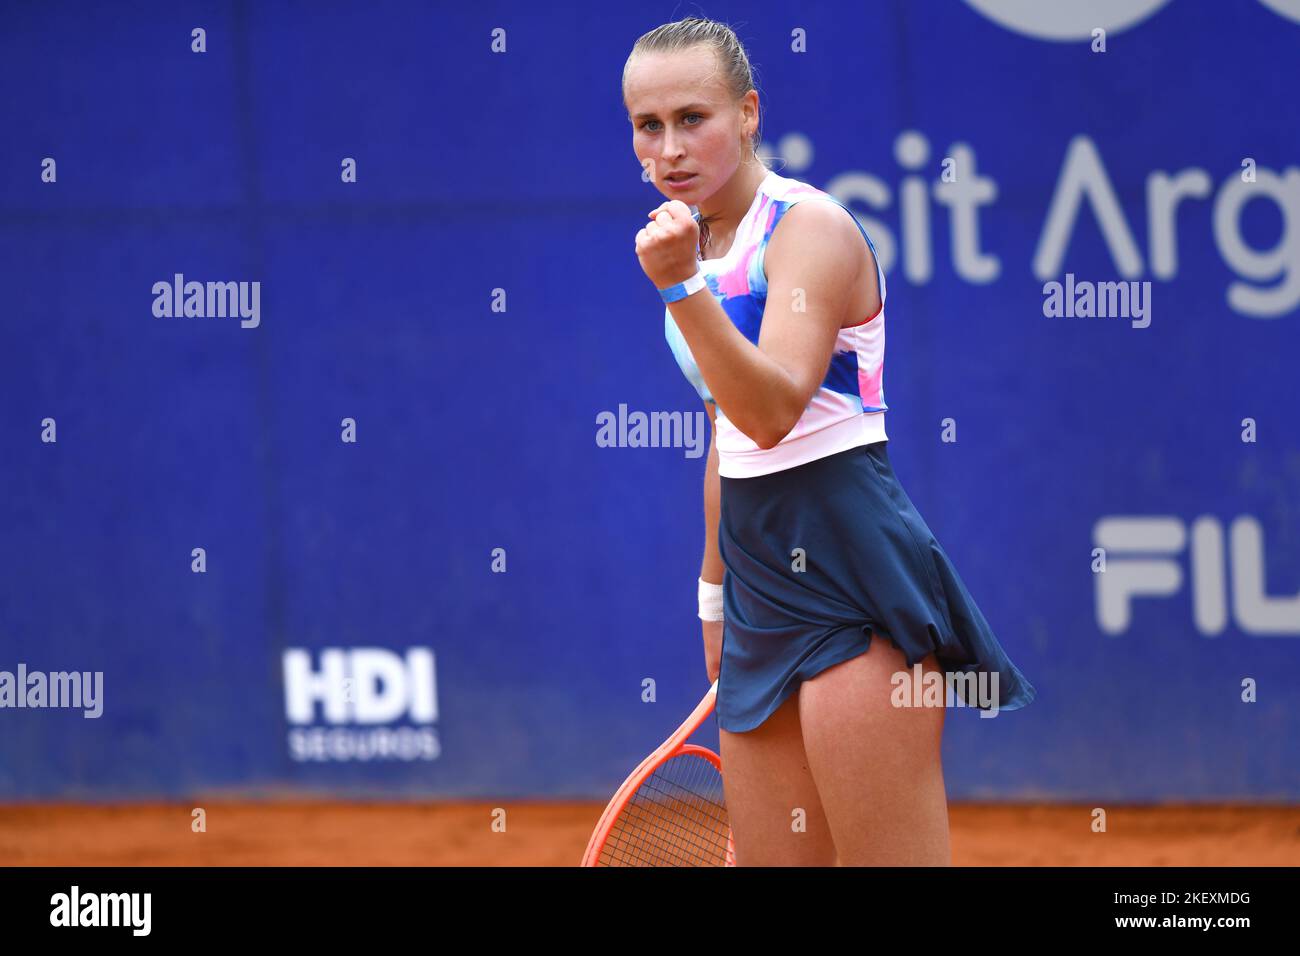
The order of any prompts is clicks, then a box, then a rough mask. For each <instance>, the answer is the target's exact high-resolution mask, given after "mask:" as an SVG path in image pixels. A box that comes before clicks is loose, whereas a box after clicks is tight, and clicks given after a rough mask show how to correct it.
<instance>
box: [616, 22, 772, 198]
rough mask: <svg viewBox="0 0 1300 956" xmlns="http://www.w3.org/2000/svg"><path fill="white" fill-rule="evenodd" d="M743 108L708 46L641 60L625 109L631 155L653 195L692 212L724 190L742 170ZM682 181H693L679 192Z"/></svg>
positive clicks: (633, 70)
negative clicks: (654, 191) (692, 207)
mask: <svg viewBox="0 0 1300 956" xmlns="http://www.w3.org/2000/svg"><path fill="white" fill-rule="evenodd" d="M745 102H746V101H745V100H742V101H741V103H739V104H738V103H735V102H733V101H732V99H731V96H730V94H729V93H728V92H727V89H726V87H725V86H724V85H723V82H722V75H721V73H720V71H719V67H718V62H717V57H716V56H715V55H714V53H713V51H712V50H710V49H709V48H708V47H706V46H694V47H690V48H688V49H686V50H681V51H678V52H676V53H647V54H641V55H638V56H637V57H636V58H635V59H634V60H633V61H632V65H631V66H630V67H629V68H628V73H627V83H626V86H625V88H624V103H625V105H626V106H627V112H628V118H629V119H630V120H631V123H632V148H633V150H634V151H635V152H636V158H637V161H638V162H639V163H640V164H641V168H642V169H644V170H646V175H647V176H648V177H649V178H650V179H651V181H652V182H654V184H655V188H657V189H658V190H659V191H660V192H661V193H663V194H664V195H665V196H667V197H668V198H669V199H680V200H681V201H682V202H684V203H686V204H687V205H698V204H699V203H700V201H701V200H703V199H707V198H708V197H709V196H711V195H713V193H715V192H716V191H717V190H718V189H720V188H721V187H722V185H723V184H724V183H726V182H727V181H728V180H729V179H730V178H731V176H732V174H733V173H735V171H736V169H737V167H739V165H740V158H741V150H740V144H741V141H742V140H743V139H744V137H745V132H744V130H743V128H742V127H743V122H744V119H745V117H744V113H743V111H742V109H741V107H742V105H744V103H745ZM678 174H692V175H690V176H689V178H687V179H685V181H683V182H681V183H679V184H677V183H674V182H673V178H674V177H675V176H676V175H678Z"/></svg>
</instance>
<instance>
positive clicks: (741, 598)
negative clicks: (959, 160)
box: [623, 17, 1035, 866]
mask: <svg viewBox="0 0 1300 956" xmlns="http://www.w3.org/2000/svg"><path fill="white" fill-rule="evenodd" d="M623 102H624V106H625V107H626V108H627V112H628V119H629V120H630V121H631V123H632V127H633V130H632V143H633V148H634V149H635V152H636V156H637V159H638V160H639V161H640V162H641V164H642V167H643V168H644V169H645V170H646V171H647V172H648V173H649V178H650V179H651V180H652V181H653V182H654V184H655V187H656V188H657V189H658V190H659V191H660V192H661V193H662V194H663V195H664V196H665V197H667V200H666V201H665V202H664V203H662V204H661V205H659V206H658V207H656V208H655V209H653V210H651V211H650V213H649V219H650V221H649V222H648V223H647V224H646V225H645V227H644V228H642V229H641V230H640V231H639V232H638V233H637V235H636V254H637V257H638V259H639V260H640V263H641V267H642V269H643V270H644V272H645V274H646V277H647V278H648V279H649V280H650V281H651V282H652V283H654V286H655V288H656V289H658V290H660V293H661V295H662V296H663V299H664V301H665V302H666V303H668V304H667V313H666V315H665V332H666V335H667V338H668V342H669V345H670V347H671V348H672V351H673V354H674V355H675V357H676V359H677V362H678V364H679V365H680V366H681V368H682V370H683V372H684V373H685V374H686V376H687V378H688V379H689V380H690V381H691V383H692V384H693V385H694V386H695V388H696V390H697V391H698V392H699V394H700V396H701V398H703V399H704V403H705V407H706V409H708V411H709V416H710V419H711V420H712V421H713V434H712V442H711V445H710V448H709V456H708V464H707V467H706V470H705V479H704V513H705V539H704V561H703V564H702V566H701V569H700V581H699V605H700V613H699V616H700V618H701V619H702V620H703V621H704V624H703V628H704V656H705V665H706V669H707V671H708V676H709V679H710V680H713V679H715V678H716V679H718V690H717V709H716V714H717V720H718V727H719V728H720V730H719V737H720V741H719V744H720V748H721V757H722V768H723V780H724V794H725V799H726V802H727V807H728V812H729V814H730V818H731V827H732V832H733V834H734V839H735V849H736V863H737V865H739V866H800V865H802V866H829V865H835V864H837V863H838V864H839V865H842V866H863V865H870V866H881V865H886V866H888V865H903V866H927V865H948V864H949V863H950V862H951V854H950V850H949V842H948V806H947V797H946V794H945V791H944V782H943V767H942V763H941V755H940V741H941V737H942V733H943V720H944V706H943V702H941V703H940V704H938V705H935V704H934V703H931V704H930V705H929V706H919V704H920V703H921V701H919V700H913V701H912V702H911V704H910V705H898V703H899V700H900V698H899V697H898V696H897V695H896V694H895V689H896V687H897V686H898V685H899V681H898V680H895V675H902V676H906V677H907V678H908V680H909V682H911V681H912V680H913V679H914V678H916V677H917V675H916V674H915V673H914V672H913V666H914V665H918V664H919V665H920V668H921V672H920V673H921V674H922V675H925V676H926V677H928V675H929V674H931V673H937V674H938V675H939V677H940V678H942V677H943V675H945V674H949V673H954V672H963V674H964V675H965V674H972V673H973V674H975V675H976V676H977V677H978V678H979V679H980V681H981V686H982V687H983V688H984V689H985V693H984V694H980V695H978V696H976V697H975V698H974V699H973V700H966V699H965V698H963V700H964V702H966V703H969V704H971V705H972V706H984V707H985V709H993V708H996V709H998V710H1015V709H1018V708H1020V707H1023V706H1024V705H1026V704H1028V703H1029V702H1030V701H1032V700H1033V699H1034V696H1035V692H1034V688H1033V686H1032V685H1031V684H1030V683H1029V681H1028V680H1027V679H1026V678H1025V676H1024V675H1023V674H1021V673H1020V671H1019V670H1018V669H1017V668H1016V667H1015V665H1014V664H1013V663H1012V662H1011V661H1010V660H1009V659H1008V657H1007V655H1006V654H1005V653H1004V651H1003V650H1002V648H1001V646H1000V645H999V643H998V640H997V637H996V636H995V635H994V633H993V632H992V630H991V629H990V627H989V625H988V623H987V622H986V621H985V619H984V616H983V615H982V614H981V613H980V610H979V608H978V607H977V606H976V604H975V602H974V600H973V599H972V598H971V596H970V594H969V593H967V590H966V588H965V586H964V585H963V583H962V581H961V578H960V577H958V575H957V571H956V569H955V568H954V567H953V566H952V564H951V563H950V561H949V559H948V556H947V555H946V554H945V553H944V551H943V549H942V548H941V547H940V546H939V543H938V542H937V541H936V540H935V538H934V536H933V535H932V534H931V532H930V529H929V528H928V527H927V526H926V523H925V521H924V520H922V518H921V515H920V514H918V513H917V510H916V508H915V507H914V506H913V505H912V502H911V500H910V499H909V498H908V496H907V494H906V493H905V492H904V491H903V488H902V487H901V486H900V484H899V482H898V479H897V478H896V477H895V475H894V472H893V469H892V468H891V466H890V462H889V455H888V452H887V445H888V438H887V436H886V434H885V411H886V408H887V406H886V405H885V399H884V388H883V380H882V373H883V361H884V346H885V314H884V302H885V278H884V274H883V272H882V271H881V270H880V267H879V265H878V263H877V261H876V255H875V249H874V246H873V245H872V243H871V240H870V239H869V238H868V236H867V234H866V231H865V230H864V229H863V228H862V226H861V224H860V223H858V221H857V217H856V216H854V215H853V213H852V212H851V211H850V210H849V209H848V208H847V207H846V206H844V205H843V204H841V203H840V202H839V201H838V200H836V199H834V198H833V197H831V196H829V195H828V194H827V193H825V192H823V191H821V190H819V189H816V188H814V187H812V186H810V185H808V184H806V183H802V182H799V181H798V180H795V179H791V178H787V177H784V176H781V175H779V174H777V173H776V172H774V171H772V170H769V169H768V168H767V167H765V166H764V165H763V164H762V162H761V160H760V159H759V157H758V154H757V151H756V144H757V142H758V121H759V109H758V93H757V91H756V90H755V88H754V82H753V76H752V72H751V69H750V65H749V60H748V57H747V56H746V54H745V51H744V48H743V47H742V46H741V44H740V42H739V40H738V39H737V38H736V35H735V33H734V32H733V31H732V30H731V29H730V28H729V27H728V26H726V25H725V24H721V23H718V22H716V21H712V20H706V19H699V18H694V17H692V18H688V19H685V20H680V21H677V22H674V23H668V24H664V25H663V26H660V27H658V28H657V29H655V30H652V31H650V32H649V33H647V34H645V35H644V36H642V37H640V38H639V39H638V40H637V41H636V44H635V45H634V47H633V49H632V53H631V55H630V56H629V57H628V60H627V63H626V65H625V67H624V71H623ZM805 200H820V201H817V202H806V201H805ZM692 205H693V206H695V207H696V208H697V210H698V212H697V213H692V212H691V209H690V206H692ZM881 638H883V640H882V639H881ZM924 679H925V677H922V678H921V680H922V681H923V680H924ZM931 680H933V678H931ZM990 689H991V694H989V693H988V691H989V690H990ZM945 696H946V695H945ZM932 699H933V698H932Z"/></svg>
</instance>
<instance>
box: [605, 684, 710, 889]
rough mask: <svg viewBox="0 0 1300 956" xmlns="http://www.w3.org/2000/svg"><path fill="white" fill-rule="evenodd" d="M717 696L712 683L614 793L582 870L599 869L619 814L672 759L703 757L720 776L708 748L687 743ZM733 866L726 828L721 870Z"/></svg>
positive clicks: (708, 712) (707, 715) (707, 716)
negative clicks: (638, 789)
mask: <svg viewBox="0 0 1300 956" xmlns="http://www.w3.org/2000/svg"><path fill="white" fill-rule="evenodd" d="M717 695H718V682H717V681H716V680H715V681H714V682H713V686H712V687H710V688H709V690H708V692H707V693H706V694H705V695H704V697H703V699H702V700H701V701H700V702H699V703H698V704H697V705H696V706H695V709H694V710H693V711H691V715H690V716H689V717H687V718H686V720H685V721H683V722H682V725H681V726H680V727H678V728H677V729H676V730H675V731H673V734H672V736H671V737H669V738H668V739H667V740H665V741H664V742H663V743H662V744H660V745H659V747H658V748H656V750H655V751H654V752H653V753H652V754H650V756H648V757H646V758H645V760H642V761H641V763H640V764H638V765H637V768H636V769H635V770H633V771H632V774H631V776H629V777H628V778H627V780H625V781H623V785H622V786H621V787H619V788H618V790H617V791H616V792H615V793H614V796H613V798H611V799H610V801H609V805H608V806H606V807H605V812H604V813H603V814H601V817H600V822H599V823H597V824H596V829H595V831H593V832H592V834H591V839H590V840H589V841H587V852H586V853H584V854H583V856H582V865H583V866H599V865H600V864H599V863H598V861H599V859H600V851H601V850H602V849H603V848H604V846H605V841H606V840H607V839H608V838H609V834H610V831H611V830H612V829H613V828H614V822H615V821H616V820H617V819H618V815H619V813H621V812H622V811H623V808H624V807H625V806H627V803H628V801H629V800H631V799H632V795H633V794H635V793H636V790H637V788H638V787H640V786H641V784H642V783H643V782H645V780H646V779H647V778H648V777H649V776H650V775H651V774H653V773H654V772H655V771H656V770H657V769H659V767H661V766H663V765H664V764H665V763H667V762H668V761H669V760H671V759H672V758H673V757H677V756H684V755H687V754H692V755H694V756H697V757H703V758H704V759H705V760H707V761H708V762H709V763H711V764H713V766H714V767H716V768H717V771H718V773H719V774H721V773H722V758H721V757H719V756H718V755H717V754H715V753H714V752H713V751H712V750H710V749H709V748H708V747H701V746H698V745H697V744H688V743H686V740H687V738H689V737H690V736H691V735H692V734H693V733H695V731H697V730H699V728H700V725H701V724H702V723H704V721H706V720H708V718H709V715H710V714H712V713H713V705H714V701H715V700H716V699H717ZM735 865H736V848H735V845H734V844H733V843H732V839H731V828H730V827H728V828H727V853H726V862H725V863H723V866H735Z"/></svg>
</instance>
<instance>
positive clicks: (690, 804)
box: [599, 754, 729, 866]
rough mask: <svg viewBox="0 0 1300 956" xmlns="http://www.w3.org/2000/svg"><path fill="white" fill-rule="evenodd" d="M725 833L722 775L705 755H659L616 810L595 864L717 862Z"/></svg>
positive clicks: (720, 862) (723, 848)
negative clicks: (658, 763) (660, 759)
mask: <svg viewBox="0 0 1300 956" xmlns="http://www.w3.org/2000/svg"><path fill="white" fill-rule="evenodd" d="M728 833H729V826H728V819H727V807H726V802H725V800H724V797H723V789H722V775H721V774H720V773H718V770H717V768H716V767H714V766H713V764H712V763H710V762H709V761H708V760H705V759H704V758H703V757H700V756H697V755H695V754H682V755H678V756H676V757H672V758H670V759H669V760H667V761H665V762H664V763H663V764H662V765H661V766H659V767H658V768H656V769H655V771H654V772H653V773H652V774H651V775H650V776H649V777H647V778H646V780H645V781H643V782H642V784H641V785H640V786H639V787H637V789H636V792H635V793H633V795H632V797H631V799H630V800H629V801H628V802H627V804H626V805H625V806H624V807H623V809H622V810H621V811H620V812H619V815H618V817H617V819H616V820H615V821H614V825H613V827H612V828H611V830H610V834H609V836H608V838H607V839H606V840H605V845H604V846H603V847H602V848H601V852H600V860H599V865H601V866H723V865H724V864H725V861H726V854H727V835H728Z"/></svg>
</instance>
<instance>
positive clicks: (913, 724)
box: [800, 634, 949, 866]
mask: <svg viewBox="0 0 1300 956" xmlns="http://www.w3.org/2000/svg"><path fill="white" fill-rule="evenodd" d="M921 665H922V670H921V674H922V678H923V679H924V677H925V675H929V674H935V675H937V676H938V677H939V678H940V679H941V678H942V677H943V671H942V669H941V668H940V667H939V666H938V663H937V661H936V660H935V658H934V655H930V656H929V657H927V658H925V659H924V660H923V661H922V662H921ZM899 676H901V677H904V678H905V679H906V680H907V681H908V682H909V684H911V683H912V681H913V680H914V671H913V670H912V669H911V668H909V667H908V666H907V661H906V658H905V657H904V655H903V653H902V652H901V651H899V650H898V649H897V648H896V647H894V645H893V644H892V643H890V642H889V640H888V639H887V638H883V637H881V636H880V635H878V634H877V635H873V636H872V641H871V647H870V649H869V650H868V651H867V652H866V653H865V654H860V655H858V656H857V657H853V658H850V659H849V660H847V661H844V662H842V663H840V664H837V665H835V666H834V667H829V668H827V669H826V670H824V671H822V672H821V673H820V674H818V675H817V676H816V677H814V678H812V679H811V680H809V681H805V682H804V685H803V688H802V690H801V693H800V718H801V726H802V728H803V735H804V747H805V752H806V754H807V756H808V761H809V766H810V768H811V771H812V776H813V779H814V780H815V781H816V786H817V790H818V794H819V796H820V797H821V800H822V806H823V808H824V811H825V813H826V815H827V821H828V825H829V827H830V829H831V832H832V834H833V835H834V838H835V843H836V846H837V847H838V848H839V852H840V858H841V860H842V862H843V863H844V864H845V865H907V866H925V865H936V864H944V863H946V862H948V861H949V848H948V805H947V797H946V794H945V791H944V783H943V763H942V737H943V721H944V714H945V709H944V706H943V704H944V693H943V692H944V686H943V684H942V683H940V684H939V685H938V688H937V691H938V694H937V701H934V700H931V701H930V702H929V703H930V706H919V705H923V704H925V703H926V701H925V700H924V698H922V699H921V700H916V699H915V698H916V696H917V695H916V694H913V695H912V698H913V699H912V700H910V701H904V700H901V699H899V698H897V697H895V690H896V688H897V686H898V683H899V682H898V677H899ZM931 680H933V678H931ZM924 686H925V685H924V684H922V687H924ZM900 703H901V704H905V706H898V704H900Z"/></svg>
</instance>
